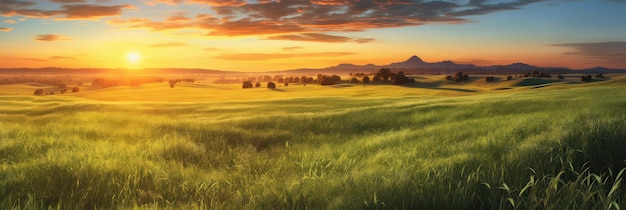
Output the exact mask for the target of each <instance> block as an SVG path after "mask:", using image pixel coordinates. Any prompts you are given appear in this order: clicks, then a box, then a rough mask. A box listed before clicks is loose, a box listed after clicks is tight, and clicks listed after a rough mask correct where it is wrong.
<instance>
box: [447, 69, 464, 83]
mask: <svg viewBox="0 0 626 210" xmlns="http://www.w3.org/2000/svg"><path fill="white" fill-rule="evenodd" d="M446 80H448V81H455V82H462V81H467V80H469V75H467V74H463V72H460V71H459V72H457V73H456V74H455V75H454V77H453V76H446Z"/></svg>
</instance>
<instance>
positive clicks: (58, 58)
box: [48, 56, 76, 60]
mask: <svg viewBox="0 0 626 210" xmlns="http://www.w3.org/2000/svg"><path fill="white" fill-rule="evenodd" d="M48 59H50V60H68V59H76V58H74V57H69V56H50V57H48Z"/></svg>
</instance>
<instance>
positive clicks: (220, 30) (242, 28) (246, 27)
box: [204, 19, 304, 36]
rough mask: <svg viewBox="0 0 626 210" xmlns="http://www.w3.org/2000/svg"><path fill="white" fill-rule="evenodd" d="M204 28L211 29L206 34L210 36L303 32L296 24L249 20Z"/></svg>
mask: <svg viewBox="0 0 626 210" xmlns="http://www.w3.org/2000/svg"><path fill="white" fill-rule="evenodd" d="M204 27H205V28H209V29H212V31H211V32H209V33H208V34H207V35H211V36H216V35H225V36H246V35H260V34H283V33H293V32H302V31H304V29H303V28H302V27H300V26H298V25H296V24H291V23H284V22H279V21H253V20H250V19H243V20H237V21H231V22H225V23H222V24H219V25H204Z"/></svg>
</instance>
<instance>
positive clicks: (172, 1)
mask: <svg viewBox="0 0 626 210" xmlns="http://www.w3.org/2000/svg"><path fill="white" fill-rule="evenodd" d="M183 2H184V0H153V1H149V2H146V4H148V5H152V6H154V5H155V4H156V3H162V4H167V5H171V6H177V5H178V4H180V3H183Z"/></svg>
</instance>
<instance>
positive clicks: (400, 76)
mask: <svg viewBox="0 0 626 210" xmlns="http://www.w3.org/2000/svg"><path fill="white" fill-rule="evenodd" d="M392 75H393V77H392V82H393V84H394V85H401V84H404V83H407V82H410V83H414V82H415V79H413V78H410V79H409V78H408V77H407V76H406V75H404V72H403V71H399V72H398V73H397V74H393V73H392Z"/></svg>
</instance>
